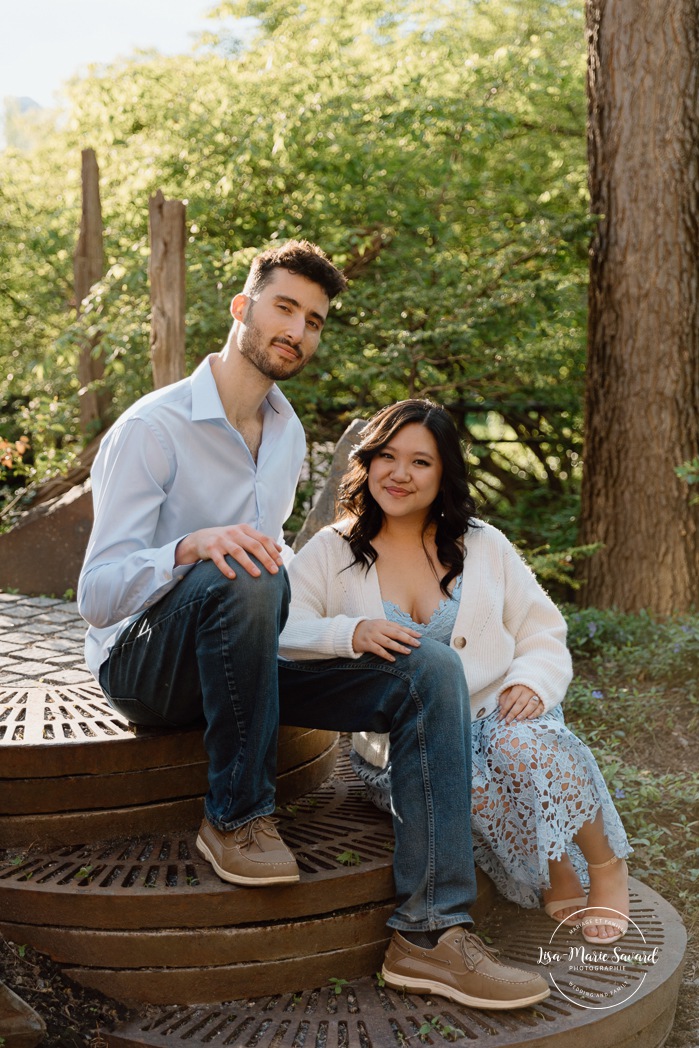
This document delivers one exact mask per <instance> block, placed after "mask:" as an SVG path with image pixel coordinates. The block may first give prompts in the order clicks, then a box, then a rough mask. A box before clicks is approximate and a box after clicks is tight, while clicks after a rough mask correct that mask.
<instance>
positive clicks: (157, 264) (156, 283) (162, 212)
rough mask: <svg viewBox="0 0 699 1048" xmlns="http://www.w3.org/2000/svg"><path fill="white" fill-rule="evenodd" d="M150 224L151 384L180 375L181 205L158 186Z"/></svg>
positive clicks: (182, 344) (182, 312) (156, 385)
mask: <svg viewBox="0 0 699 1048" xmlns="http://www.w3.org/2000/svg"><path fill="white" fill-rule="evenodd" d="M148 218H149V228H150V252H151V253H150V264H149V266H148V275H149V277H150V299H151V306H152V319H151V336H150V351H151V364H152V367H153V386H154V388H155V389H160V387H161V386H167V385H169V384H170V383H171V382H177V381H178V380H179V379H181V378H184V372H185V362H184V348H185V338H184V336H185V329H184V316H185V308H184V307H185V261H184V244H185V206H184V204H183V203H182V201H181V200H165V197H164V196H163V194H162V192H161V191H160V190H158V192H157V193H156V194H155V196H153V197H151V198H150V201H149V205H148Z"/></svg>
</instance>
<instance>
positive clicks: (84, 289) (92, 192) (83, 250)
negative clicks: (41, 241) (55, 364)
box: [73, 149, 110, 436]
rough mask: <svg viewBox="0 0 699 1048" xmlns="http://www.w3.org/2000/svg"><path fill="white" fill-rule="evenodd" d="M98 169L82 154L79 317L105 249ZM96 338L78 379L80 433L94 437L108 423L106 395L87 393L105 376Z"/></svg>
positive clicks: (76, 272) (87, 152)
mask: <svg viewBox="0 0 699 1048" xmlns="http://www.w3.org/2000/svg"><path fill="white" fill-rule="evenodd" d="M99 177H100V173H99V167H98V166H97V157H96V156H95V151H94V149H83V151H82V216H81V220H80V236H79V237H78V244H77V247H76V249H75V255H74V258H73V279H74V282H75V306H76V309H77V312H78V316H79V315H80V313H81V311H82V303H83V300H84V299H85V298H86V297H87V295H88V294H89V293H90V288H91V287H92V285H93V284H96V283H97V281H98V280H101V279H102V274H103V272H104V249H103V246H102V232H103V228H102V206H101V203H100V186H99ZM98 342H99V336H96V337H94V338H91V339H87V340H86V341H85V343H84V344H83V346H82V347H81V350H80V359H79V361H78V378H79V380H80V387H81V389H80V426H81V429H82V431H83V433H89V434H91V435H93V436H94V434H95V432H99V431H100V430H102V429H104V427H105V425H106V421H107V411H108V406H109V399H110V398H109V395H108V394H106V393H104V392H100V393H97V392H96V391H95V390H94V389H90V385H91V383H93V382H95V381H96V380H98V379H101V378H102V376H103V375H104V358H103V356H102V354H101V353H97V354H95V352H94V350H95V347H96V346H97V343H98Z"/></svg>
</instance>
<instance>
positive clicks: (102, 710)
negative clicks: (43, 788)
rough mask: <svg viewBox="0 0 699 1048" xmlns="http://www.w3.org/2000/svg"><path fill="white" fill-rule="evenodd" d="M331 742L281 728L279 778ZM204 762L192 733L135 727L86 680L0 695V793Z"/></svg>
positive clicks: (0, 690) (328, 735)
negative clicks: (11, 786)
mask: <svg viewBox="0 0 699 1048" xmlns="http://www.w3.org/2000/svg"><path fill="white" fill-rule="evenodd" d="M335 738H337V735H336V733H335V732H329V731H313V730H311V729H309V728H295V727H287V726H283V727H282V728H280V731H279V744H278V748H277V753H278V760H279V768H280V770H282V771H284V770H286V769H287V768H290V767H295V766H297V765H298V764H300V763H302V762H303V761H305V760H308V759H309V758H310V757H312V756H314V755H317V754H318V753H319V752H321V750H324V749H326V748H327V746H328V745H329V744H330V742H331V740H332V739H335ZM116 743H119V745H118V746H117V745H115V744H116ZM205 761H206V753H205V750H204V743H203V731H202V729H201V728H200V727H197V728H193V729H183V730H179V731H166V730H162V731H154V730H150V729H145V728H138V727H135V726H134V725H131V724H129V723H128V722H127V721H125V720H123V719H122V718H121V717H119V715H118V714H117V713H115V711H114V710H113V709H112V708H111V706H110V705H109V703H108V702H107V700H106V699H105V698H104V696H103V695H102V692H101V690H100V688H99V686H98V684H97V682H96V681H94V680H92V679H91V680H90V681H88V682H86V683H82V684H75V685H55V684H37V683H34V682H32V683H31V684H29V685H27V684H22V685H19V686H16V687H0V786H2V780H4V779H44V778H52V777H56V776H61V777H62V776H78V775H104V774H106V773H112V772H113V773H119V772H126V771H142V770H144V769H146V770H147V769H150V768H161V767H179V766H182V765H190V764H192V763H197V762H205ZM0 810H4V808H2V807H0Z"/></svg>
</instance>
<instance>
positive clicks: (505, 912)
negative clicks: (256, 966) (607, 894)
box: [107, 881, 685, 1048]
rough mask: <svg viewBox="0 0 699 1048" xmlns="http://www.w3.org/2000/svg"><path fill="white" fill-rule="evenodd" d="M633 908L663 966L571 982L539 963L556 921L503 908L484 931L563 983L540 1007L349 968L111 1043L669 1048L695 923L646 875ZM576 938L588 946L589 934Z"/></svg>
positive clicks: (561, 967)
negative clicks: (500, 1005) (448, 995)
mask: <svg viewBox="0 0 699 1048" xmlns="http://www.w3.org/2000/svg"><path fill="white" fill-rule="evenodd" d="M631 914H632V917H633V920H634V921H635V922H636V924H637V925H638V928H639V929H640V932H636V931H635V930H634V931H633V932H632V933H630V934H629V935H628V936H626V937H625V938H624V940H622V941H621V942H620V943H619V944H617V945H618V946H619V948H622V947H623V949H624V950H631V949H633V950H634V951H638V950H640V949H643V950H644V951H646V950H647V948H648V947H657V948H658V959H657V961H656V962H655V963H645V964H639V963H622V964H621V965H619V967H618V970H617V971H615V972H612V973H611V974H609V973H607V974H605V973H602V972H598V971H594V970H592V969H591V970H590V971H589V972H588V973H587V974H584V975H582V976H578V975H576V976H574V979H575V983H576V985H575V987H574V988H571V986H570V985H568V983H569V982H570V980H571V973H570V971H569V966H568V965H566V964H558V965H553V966H551V967H550V968H546V969H544V968H542V967H541V966H538V965H537V958H538V956H539V948H540V947H541V948H546V946H547V944H549V943H550V940H551V937H552V932H553V930H554V929H555V926H554V924H553V922H552V921H550V920H549V919H548V918H547V917H546V916H544V915H543V914H541V913H540V912H539V911H522V910H519V909H518V908H517V907H515V906H512V905H511V904H509V903H505V902H498V903H496V904H495V906H494V907H493V908H492V909H491V911H490V912H489V914H488V915H487V917H486V918H485V919H484V920H483V921H482V922H481V930H482V931H483V930H484V931H487V933H488V934H490V935H492V937H493V938H494V939H495V942H496V944H497V946H498V948H500V950H501V952H502V954H503V955H504V956H507V957H508V958H511V959H512V960H513V961H515V962H517V963H520V964H523V965H525V966H529V967H533V968H536V970H537V971H539V972H540V973H543V974H545V975H547V976H548V978H549V981H551V980H552V979H555V981H556V983H557V984H558V986H559V987H560V988H561V989H560V990H556V989H554V990H553V992H552V994H551V996H550V997H549V998H548V999H547V1000H546V1001H543V1002H541V1003H540V1004H538V1005H537V1006H536V1007H535V1008H526V1009H519V1010H516V1011H512V1012H493V1011H478V1010H475V1009H470V1008H465V1007H463V1006H461V1005H457V1004H453V1003H451V1002H449V1001H446V1000H444V999H443V998H438V997H434V996H433V997H427V996H425V997H422V996H417V995H414V994H407V993H399V992H395V991H393V990H390V989H388V988H387V987H385V986H381V985H380V980H379V979H378V978H377V977H376V976H370V977H365V978H362V979H352V977H351V976H350V975H348V974H347V973H346V972H345V971H344V970H343V968H342V967H341V966H340V965H338V967H337V969H336V970H335V975H334V979H335V980H336V981H335V983H334V984H330V985H325V986H323V987H321V988H316V989H312V990H308V989H306V990H302V989H301V988H299V989H298V990H297V991H296V992H293V993H277V994H274V995H271V996H266V997H258V998H242V999H239V1000H234V1001H232V1002H230V1003H227V1004H216V1005H211V1006H207V1007H180V1008H178V1007H165V1008H161V1009H158V1010H153V1009H149V1012H148V1015H147V1016H144V1017H142V1018H140V1019H137V1020H135V1021H133V1022H130V1023H127V1024H124V1025H123V1026H120V1027H119V1028H118V1029H117V1030H115V1031H114V1032H112V1033H110V1034H109V1035H108V1036H107V1039H108V1043H109V1045H110V1048H142V1046H148V1048H151V1046H160V1048H164V1046H167V1048H177V1046H178V1045H181V1046H182V1048H200V1046H201V1048H203V1046H205V1045H206V1046H210V1048H219V1046H235V1048H409V1046H410V1045H419V1044H428V1045H443V1044H446V1043H451V1042H452V1041H454V1040H459V1041H460V1042H462V1043H463V1044H465V1045H467V1044H472V1043H473V1042H478V1043H479V1044H483V1045H487V1046H488V1048H505V1046H510V1048H514V1046H516V1045H524V1044H526V1046H527V1048H544V1046H547V1048H554V1046H555V1048H581V1046H586V1048H587V1046H594V1048H658V1046H660V1045H662V1044H663V1042H664V1040H665V1039H666V1037H667V1035H668V1033H669V1031H670V1028H671V1026H672V1020H673V1016H674V1010H675V1004H676V997H677V990H678V986H679V979H680V969H681V962H682V958H683V955H684V947H685V934H684V929H683V927H682V924H681V922H680V921H679V918H678V916H677V914H676V913H675V911H674V910H673V909H672V907H670V906H669V905H668V904H667V903H665V902H664V901H663V899H661V897H660V896H658V895H657V894H656V893H655V892H652V891H651V890H650V889H648V888H646V887H644V886H642V885H640V884H639V883H638V882H635V881H634V882H633V892H632V907H631ZM644 939H645V940H646V942H645V943H644ZM571 941H574V942H575V944H576V945H577V946H580V945H581V944H582V939H581V938H580V936H579V935H578V934H577V933H574V936H573V938H572V939H571ZM328 982H329V981H328ZM608 992H609V993H611V994H612V997H611V998H610V1000H611V1006H610V1007H608V1008H597V1007H589V1006H588V1005H589V1000H590V998H587V997H586V996H585V995H586V994H588V993H590V994H600V993H608ZM622 994H623V997H622ZM594 1000H600V998H599V997H596V998H594ZM450 1028H451V1029H450Z"/></svg>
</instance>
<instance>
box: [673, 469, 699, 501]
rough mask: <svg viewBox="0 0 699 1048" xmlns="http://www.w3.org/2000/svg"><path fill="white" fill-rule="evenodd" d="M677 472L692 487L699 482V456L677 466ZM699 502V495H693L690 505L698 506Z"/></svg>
mask: <svg viewBox="0 0 699 1048" xmlns="http://www.w3.org/2000/svg"><path fill="white" fill-rule="evenodd" d="M675 473H676V474H677V476H678V477H679V478H680V480H683V481H684V482H685V484H688V485H689V486H690V487H691V486H692V485H693V484H699V458H693V459H692V460H691V462H684V463H683V464H682V465H681V466H677V467H676V469H675ZM698 502H699V495H696V494H695V495H692V496H691V497H690V499H689V504H690V506H696V504H697V503H698Z"/></svg>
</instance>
